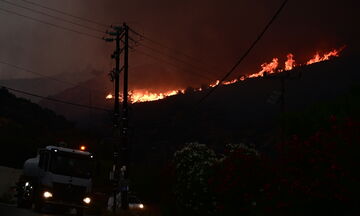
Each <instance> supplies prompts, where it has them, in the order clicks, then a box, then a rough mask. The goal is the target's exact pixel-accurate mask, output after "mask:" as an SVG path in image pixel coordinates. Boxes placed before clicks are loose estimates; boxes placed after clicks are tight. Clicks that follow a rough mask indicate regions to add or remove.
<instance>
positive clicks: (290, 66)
mask: <svg viewBox="0 0 360 216" xmlns="http://www.w3.org/2000/svg"><path fill="white" fill-rule="evenodd" d="M286 57H287V60H286V62H285V70H286V71H289V70H292V69H293V68H294V67H295V60H294V55H293V54H291V53H289V54H287V56H286Z"/></svg>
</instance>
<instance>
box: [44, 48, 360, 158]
mask: <svg viewBox="0 0 360 216" xmlns="http://www.w3.org/2000/svg"><path fill="white" fill-rule="evenodd" d="M357 61H358V55H347V54H346V53H345V54H344V56H343V57H340V58H336V59H332V60H330V61H326V62H320V63H317V64H313V65H310V66H303V67H298V68H295V69H294V70H293V71H291V72H290V73H291V76H295V77H296V76H298V74H299V73H301V77H300V79H292V80H287V81H286V82H285V90H286V92H285V101H286V111H287V112H290V113H291V112H297V111H301V110H304V109H305V108H307V107H310V106H312V105H314V104H317V103H321V102H326V101H328V100H332V99H335V98H337V97H340V96H341V95H344V94H346V93H347V92H349V90H350V89H351V88H352V87H353V86H356V85H358V83H360V82H359V81H360V73H359V69H358V66H357ZM108 83H110V82H109V81H106V80H105V79H104V80H101V79H96V80H89V81H88V82H85V83H84V85H86V87H88V86H97V87H99V86H108V85H109V84H108ZM279 89H280V80H277V79H267V78H257V79H247V80H245V81H244V82H239V83H236V84H233V85H229V86H221V87H220V88H219V89H218V90H217V91H216V92H215V93H214V94H213V95H211V97H209V98H207V99H206V100H205V101H204V102H203V103H201V104H200V105H198V101H199V99H200V98H201V97H202V96H203V95H204V94H205V93H206V91H204V92H187V93H186V94H183V95H176V96H172V97H168V98H166V99H164V100H160V101H153V102H148V103H139V104H133V105H132V106H131V107H130V124H131V126H132V128H133V129H132V148H133V152H136V154H137V158H142V159H144V158H145V156H146V155H147V156H149V157H150V155H151V154H152V152H153V153H154V154H156V155H157V157H167V156H166V154H167V153H168V152H172V151H173V150H174V149H175V148H176V147H177V146H178V145H181V144H183V143H184V142H189V141H200V142H203V143H207V144H210V145H216V146H219V144H222V143H227V142H247V143H253V144H255V145H265V146H266V145H267V144H270V143H273V142H276V141H279V137H280V135H279V134H280V123H279V122H280V121H279V119H280V117H281V109H280V105H279V104H270V103H268V102H267V101H268V98H269V97H270V95H271V94H272V92H273V91H276V90H279ZM106 93H107V92H105V91H104V95H103V96H101V97H100V98H99V99H98V100H96V101H95V100H94V99H93V100H92V104H93V105H96V106H101V107H107V108H109V109H112V101H106V100H105V99H104V96H105V95H106ZM62 95H66V97H62ZM54 97H56V98H60V99H67V100H70V101H76V102H79V103H80V102H82V103H85V104H86V101H89V100H88V95H87V94H83V93H81V92H76V91H75V90H74V89H69V90H67V91H65V92H64V94H60V95H59V96H54ZM42 104H43V105H45V103H44V102H42ZM47 104H49V103H47ZM52 108H53V109H54V110H55V111H56V112H59V113H61V114H64V115H66V116H69V117H70V118H71V119H72V120H76V121H78V123H79V125H80V126H81V125H82V126H86V127H96V128H97V130H96V131H97V132H98V133H99V134H101V135H102V136H110V134H111V132H112V130H111V122H112V121H111V115H109V113H103V112H97V111H94V110H93V111H91V110H86V109H79V108H73V107H68V106H65V105H61V104H57V105H53V107H52ZM74 109H78V112H74V111H73V110H74ZM220 146H221V145H220ZM141 155H143V156H144V157H141ZM152 159H154V158H152ZM159 160H160V158H159Z"/></svg>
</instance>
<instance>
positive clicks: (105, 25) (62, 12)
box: [21, 0, 109, 28]
mask: <svg viewBox="0 0 360 216" xmlns="http://www.w3.org/2000/svg"><path fill="white" fill-rule="evenodd" d="M21 1H23V2H26V3H28V4H32V5H35V6H37V7H40V8H44V9H47V10H50V11H55V12H57V13H60V14H63V15H66V16H68V17H72V18H75V19H79V20H82V21H85V22H88V23H93V24H96V25H98V26H102V27H106V28H107V27H109V25H107V24H104V23H100V22H97V21H94V20H91V19H88V18H84V17H80V16H77V15H74V14H71V13H68V12H65V11H61V10H58V9H55V8H51V7H48V6H45V5H41V4H39V3H35V2H32V1H28V0H21Z"/></svg>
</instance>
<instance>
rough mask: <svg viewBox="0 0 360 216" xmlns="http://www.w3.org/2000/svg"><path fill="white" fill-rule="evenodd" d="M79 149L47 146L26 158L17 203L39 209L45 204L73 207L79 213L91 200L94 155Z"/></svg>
mask: <svg viewBox="0 0 360 216" xmlns="http://www.w3.org/2000/svg"><path fill="white" fill-rule="evenodd" d="M81 149H82V150H76V149H71V148H65V147H58V146H46V147H45V148H42V149H39V150H38V154H37V156H36V157H35V158H30V159H28V160H26V161H25V163H24V168H23V173H22V175H21V176H20V178H19V181H18V182H17V187H16V189H17V195H16V196H17V205H18V207H23V208H34V210H35V211H38V212H40V211H42V210H43V208H44V207H45V206H56V207H59V208H61V209H64V210H65V209H71V208H72V209H73V208H75V209H76V213H77V215H78V216H82V215H83V212H84V208H89V207H90V206H91V204H92V197H91V189H92V170H93V166H94V162H93V160H94V156H93V155H92V154H91V153H90V152H87V151H85V148H84V147H83V146H82V147H81Z"/></svg>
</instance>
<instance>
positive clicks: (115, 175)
mask: <svg viewBox="0 0 360 216" xmlns="http://www.w3.org/2000/svg"><path fill="white" fill-rule="evenodd" d="M106 33H107V34H109V35H110V36H112V37H111V38H104V40H105V41H107V42H113V41H115V42H116V47H115V51H114V53H113V54H112V55H111V58H112V59H115V69H114V70H112V71H111V73H110V76H111V77H112V80H113V81H114V82H115V92H114V116H113V133H114V140H115V142H114V153H113V160H114V161H113V170H112V176H111V179H112V181H113V196H114V199H113V208H112V210H113V213H114V214H115V213H116V206H117V200H116V195H117V194H118V188H119V180H120V179H119V174H120V169H119V143H118V141H119V125H120V122H119V117H120V104H119V90H120V54H121V50H120V41H121V34H122V33H123V28H122V27H121V26H112V31H107V32H106ZM114 37H115V38H114Z"/></svg>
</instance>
